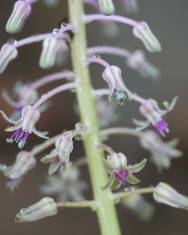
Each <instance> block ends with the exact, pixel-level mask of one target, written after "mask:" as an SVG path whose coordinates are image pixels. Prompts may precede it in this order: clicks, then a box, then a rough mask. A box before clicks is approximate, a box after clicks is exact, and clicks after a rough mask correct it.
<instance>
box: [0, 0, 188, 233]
mask: <svg viewBox="0 0 188 235" xmlns="http://www.w3.org/2000/svg"><path fill="white" fill-rule="evenodd" d="M78 1H79V0H78ZM13 2H14V1H11V0H9V1H8V0H1V2H0V45H2V44H3V43H5V42H6V40H7V39H9V38H10V35H8V34H7V33H6V32H5V24H6V21H7V19H8V16H9V14H10V11H11V9H12V6H13ZM114 2H115V4H116V5H117V12H118V13H119V14H122V15H125V11H124V10H123V8H122V7H121V6H120V3H119V1H116V0H114ZM138 2H139V9H140V11H139V13H138V14H137V15H133V16H131V17H133V18H135V19H140V20H143V19H144V20H145V21H147V22H148V23H149V25H150V26H151V29H152V31H153V32H155V34H156V35H157V37H158V38H159V40H160V41H161V44H162V47H163V51H162V53H161V54H157V55H152V54H149V53H147V52H146V54H147V56H148V58H149V59H150V60H151V61H152V63H154V64H155V65H156V66H158V67H159V68H160V69H161V73H162V76H161V79H160V81H159V82H152V81H150V80H149V79H148V80H147V79H145V80H144V79H142V78H140V77H139V76H138V74H137V73H135V72H133V71H130V70H128V69H127V68H125V65H124V61H122V59H119V58H117V57H110V56H105V57H104V58H106V59H108V60H109V61H110V62H111V63H113V64H118V65H119V66H120V67H121V68H122V70H123V77H124V78H125V81H126V84H127V85H128V87H130V89H132V90H134V91H136V92H138V93H139V94H141V95H143V96H145V97H153V98H156V99H157V100H159V101H163V100H171V98H172V97H173V96H176V95H178V96H179V100H178V103H177V105H176V107H175V109H174V111H173V112H172V113H170V114H169V115H168V117H167V119H168V122H169V126H170V128H171V132H170V135H169V136H168V137H167V139H171V138H173V137H176V136H177V137H178V138H179V139H180V145H179V148H180V149H181V150H182V151H183V152H184V157H183V158H182V159H180V160H175V161H174V162H173V164H172V167H171V169H170V170H168V171H164V172H163V173H162V174H160V175H159V174H158V173H157V171H156V168H155V167H154V166H153V165H152V164H150V163H149V164H148V165H147V167H146V169H145V171H144V172H143V173H141V174H140V178H141V179H142V183H141V186H147V185H151V184H153V185H155V184H156V183H157V182H159V181H164V182H168V183H170V184H171V185H173V186H174V187H175V188H177V189H178V190H179V191H180V192H182V193H183V194H185V195H186V194H187V195H188V184H187V179H188V171H187V168H188V160H187V156H186V155H187V152H188V145H187V136H188V133H187V128H188V127H187V119H188V110H187V102H188V98H187V87H188V77H187V74H188V73H187V67H188V63H187V61H188V60H187V55H188V46H187V42H188V29H187V22H188V13H187V12H188V2H187V0H173V1H172V0H158V1H155V0H138ZM118 3H119V4H118ZM118 8H119V9H118ZM87 10H88V12H90V11H91V9H87ZM67 15H68V12H67V1H66V0H62V1H61V4H60V5H59V6H57V7H55V8H51V9H50V8H46V7H45V5H44V4H42V3H37V4H35V5H34V7H33V12H32V15H31V17H30V18H29V20H28V21H27V23H26V25H25V27H24V30H23V31H22V32H21V33H20V34H18V35H15V36H14V37H15V38H16V39H19V38H23V37H26V36H29V35H31V34H36V33H41V32H48V31H51V30H52V29H53V28H54V26H55V25H56V24H57V23H58V22H59V20H61V19H62V18H63V17H65V16H67ZM102 32H103V30H102V29H100V28H99V27H98V24H96V23H94V24H92V25H91V26H90V27H89V28H88V44H89V45H90V46H91V45H92V46H94V45H116V46H122V47H125V48H128V49H130V50H134V49H136V48H140V49H143V50H145V49H144V48H143V45H142V44H141V43H140V42H139V41H138V40H136V39H135V38H133V36H132V34H131V30H130V29H129V28H128V27H124V26H122V25H121V26H120V34H119V35H117V37H113V38H107V37H105V35H104V34H103V33H102ZM11 37H12V36H11ZM40 48H41V45H40V44H35V45H31V46H28V47H24V48H22V49H21V50H20V53H19V57H18V59H17V60H16V61H14V62H13V63H11V65H10V66H9V67H8V69H7V70H6V71H5V73H3V74H2V75H1V77H0V89H1V90H2V89H4V88H6V89H8V90H9V91H11V89H12V87H13V86H14V84H15V82H16V81H17V80H22V81H33V80H35V79H37V78H39V77H40V76H43V75H45V74H47V73H48V72H53V71H59V70H60V69H54V70H50V71H42V70H41V69H40V68H39V67H38V59H39V55H40ZM65 67H66V68H70V64H69V63H67V64H66V65H65ZM91 72H92V77H93V80H94V81H95V82H94V84H95V85H96V86H98V87H99V86H101V87H104V85H105V84H104V83H103V82H102V81H101V72H102V70H101V67H100V66H94V65H93V66H92V68H91ZM50 87H51V86H47V87H45V89H44V90H41V92H44V91H46V90H49V89H50ZM75 102H76V101H75V97H74V96H73V95H70V94H67V93H66V94H63V95H58V96H57V97H55V98H53V105H51V106H50V108H49V110H48V111H47V112H46V113H44V114H43V115H42V118H41V120H40V122H39V129H41V130H49V133H50V136H53V135H55V134H58V133H59V132H61V131H62V130H63V129H71V128H73V126H74V123H75V122H76V121H77V116H76V115H75V112H74V108H73V106H74V104H75ZM0 107H1V109H3V110H5V111H6V112H7V113H11V112H12V110H11V108H10V107H9V106H8V105H7V104H6V103H5V101H4V100H3V99H2V98H0ZM136 108H137V107H136V106H134V105H132V104H129V105H127V106H126V107H123V108H122V109H121V113H122V118H121V120H120V122H119V123H117V125H125V126H127V125H131V117H133V116H134V117H135V116H136V115H137V113H138V112H137V109H136ZM6 125H7V124H6V123H5V122H4V121H3V120H2V119H1V127H0V128H1V132H0V137H1V139H0V141H1V142H0V150H1V151H0V162H3V163H7V164H10V163H12V162H13V161H14V159H15V156H16V154H17V152H18V149H17V148H16V146H15V145H8V144H6V141H5V139H6V138H7V136H8V134H7V133H5V132H4V131H3V129H4V128H5V127H6ZM40 142H41V140H40V139H38V138H37V137H32V138H31V140H30V141H29V144H28V145H27V146H26V149H28V150H29V149H31V148H32V146H33V145H34V144H37V143H40ZM109 144H110V145H111V146H112V147H113V148H114V149H115V150H117V151H122V152H124V153H126V155H127V156H128V158H129V161H130V162H134V161H136V159H140V157H143V156H145V155H146V156H148V154H147V153H145V152H143V151H142V150H141V148H140V146H139V144H138V142H137V141H135V140H134V139H132V138H130V139H129V138H128V137H126V136H125V137H123V136H119V137H118V136H116V137H113V138H111V139H110V140H109ZM82 155H83V150H82V148H81V147H80V146H79V144H77V145H76V149H75V151H74V154H73V156H72V158H73V159H76V158H79V157H80V156H82ZM82 173H83V177H84V178H85V179H86V180H89V179H88V172H87V170H86V168H83V170H82ZM46 175H47V167H46V166H43V165H41V164H40V163H39V164H38V166H37V168H35V169H34V170H33V171H32V172H31V173H29V174H28V176H27V177H26V178H25V180H24V182H23V183H22V184H21V185H20V187H19V188H18V189H17V190H16V191H15V192H14V193H11V192H9V190H8V189H7V188H6V187H5V179H4V177H3V176H2V175H1V176H0V199H1V200H0V218H1V220H0V234H2V235H11V234H13V235H18V234H19V235H24V234H26V233H27V235H33V234H45V235H50V234H56V235H58V234H66V235H73V234H78V235H79V234H88V233H89V234H90V235H94V234H95V235H96V234H99V230H98V224H97V221H96V218H95V215H94V214H93V213H92V212H91V211H90V210H86V209H74V210H73V209H64V210H60V211H59V214H58V215H57V216H54V217H52V218H49V219H45V220H42V221H39V222H36V223H30V224H15V223H14V216H15V214H16V213H17V212H18V211H19V210H20V208H22V207H25V206H28V205H30V204H32V203H33V202H35V201H37V200H39V199H40V198H41V195H40V194H39V191H38V187H39V185H41V184H42V182H44V180H45V177H46ZM89 195H90V193H89ZM148 200H150V201H153V200H152V198H151V196H148ZM153 203H154V205H155V207H156V213H155V215H154V217H153V218H152V219H151V221H149V222H148V223H143V222H140V221H139V220H138V219H137V218H136V217H135V216H134V215H133V214H132V213H131V212H130V211H129V210H125V209H124V208H123V207H121V206H118V212H119V220H120V223H121V227H122V231H123V234H124V235H126V234H129V235H136V234H138V233H139V234H144V235H149V234H152V235H159V234H160V235H177V234H178V235H187V234H188V232H187V230H188V224H187V218H188V215H187V212H186V211H182V210H176V209H173V208H170V207H167V206H163V205H157V204H156V203H155V202H153Z"/></svg>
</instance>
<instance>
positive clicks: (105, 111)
mask: <svg viewBox="0 0 188 235" xmlns="http://www.w3.org/2000/svg"><path fill="white" fill-rule="evenodd" d="M96 111H97V115H98V118H99V123H100V126H101V127H107V126H109V125H110V124H112V123H116V122H117V121H118V120H119V119H120V116H119V112H118V107H117V105H115V104H114V103H109V102H108V101H107V100H106V99H103V98H99V99H97V100H96Z"/></svg>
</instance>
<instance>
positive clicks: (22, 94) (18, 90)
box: [2, 82, 39, 120]
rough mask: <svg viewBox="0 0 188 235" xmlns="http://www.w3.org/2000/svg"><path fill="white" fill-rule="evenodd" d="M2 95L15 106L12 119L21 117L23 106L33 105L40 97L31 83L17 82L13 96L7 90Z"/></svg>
mask: <svg viewBox="0 0 188 235" xmlns="http://www.w3.org/2000/svg"><path fill="white" fill-rule="evenodd" d="M2 97H3V98H4V99H5V101H6V102H7V103H8V104H9V105H10V106H11V107H13V108H15V111H14V112H13V114H12V115H11V117H10V118H11V119H12V120H18V119H19V118H20V117H21V111H22V108H23V107H25V106H27V105H32V104H33V103H34V102H35V101H36V100H37V99H38V97H39V95H38V92H37V90H36V89H34V88H33V87H32V86H31V85H30V84H22V83H20V82H17V83H16V84H15V87H14V89H13V96H10V95H9V94H8V92H7V91H6V90H3V91H2ZM14 98H15V99H14Z"/></svg>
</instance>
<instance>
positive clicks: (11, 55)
mask: <svg viewBox="0 0 188 235" xmlns="http://www.w3.org/2000/svg"><path fill="white" fill-rule="evenodd" d="M15 45H16V41H14V40H13V41H12V40H11V41H10V42H7V43H5V44H4V45H3V46H2V48H1V50H0V74H1V73H3V72H4V71H5V69H6V68H7V66H8V64H9V63H10V62H11V61H12V60H14V59H15V58H16V57H17V55H18V50H17V49H16V46H15Z"/></svg>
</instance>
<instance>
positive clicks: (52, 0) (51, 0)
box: [43, 0, 60, 7]
mask: <svg viewBox="0 0 188 235" xmlns="http://www.w3.org/2000/svg"><path fill="white" fill-rule="evenodd" d="M43 2H44V3H45V4H46V6H48V7H56V6H57V5H58V4H59V2H60V0H44V1H43Z"/></svg>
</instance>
